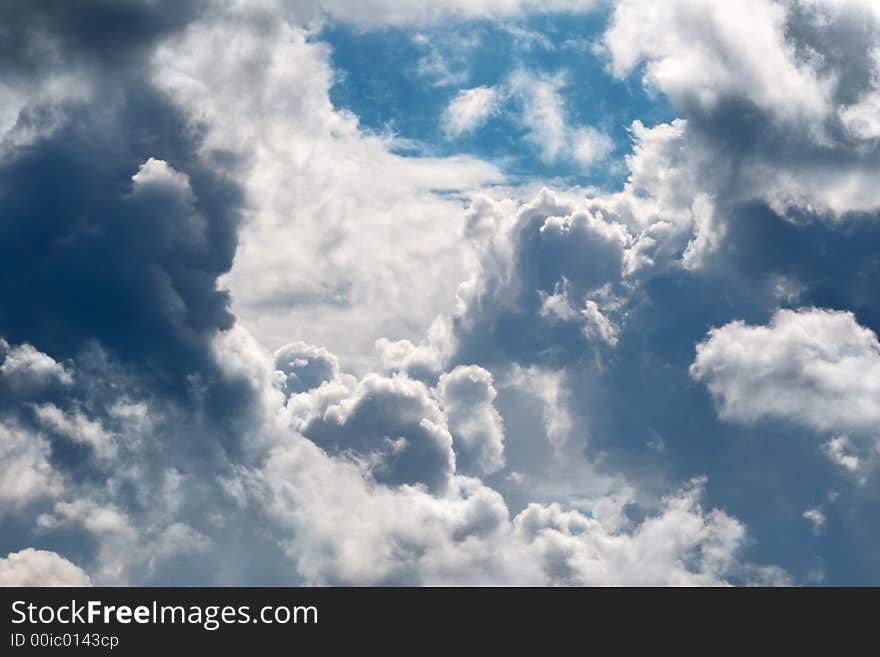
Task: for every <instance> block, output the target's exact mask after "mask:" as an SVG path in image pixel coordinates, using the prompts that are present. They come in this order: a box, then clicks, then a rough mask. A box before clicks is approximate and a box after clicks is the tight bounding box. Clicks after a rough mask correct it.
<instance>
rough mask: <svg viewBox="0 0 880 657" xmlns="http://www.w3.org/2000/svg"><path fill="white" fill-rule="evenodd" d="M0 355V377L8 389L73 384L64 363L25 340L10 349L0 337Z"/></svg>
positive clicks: (19, 390) (24, 389)
mask: <svg viewBox="0 0 880 657" xmlns="http://www.w3.org/2000/svg"><path fill="white" fill-rule="evenodd" d="M0 354H3V355H4V356H5V357H4V359H3V363H2V364H0V380H2V383H3V385H4V387H6V388H7V389H9V390H10V391H12V392H19V393H20V392H27V391H35V390H39V389H42V388H46V387H49V386H52V385H54V384H58V385H62V386H66V385H70V384H71V383H73V376H71V374H70V372H69V371H68V370H67V369H66V368H65V367H64V365H62V364H61V363H59V362H57V361H56V360H55V359H54V358H52V357H51V356H49V355H48V354H44V353H43V352H41V351H39V350H37V349H35V348H34V347H33V345H30V344H28V343H24V344H20V345H16V346H15V347H11V348H10V346H9V344H8V343H7V342H6V341H5V340H3V339H0Z"/></svg>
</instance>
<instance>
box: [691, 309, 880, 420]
mask: <svg viewBox="0 0 880 657" xmlns="http://www.w3.org/2000/svg"><path fill="white" fill-rule="evenodd" d="M690 373H691V376H692V377H693V378H694V379H695V380H697V381H701V382H703V383H705V384H706V386H707V387H708V388H709V391H710V392H711V393H712V396H713V397H714V398H715V400H716V402H717V403H718V408H719V412H720V414H721V416H722V417H723V418H725V419H728V420H734V421H739V422H754V421H756V420H760V419H763V418H777V419H784V420H789V421H792V422H796V423H798V424H801V425H804V426H807V427H810V428H813V429H815V430H817V431H845V432H853V433H858V434H861V435H872V434H874V433H875V432H876V428H877V426H880V402H878V400H880V343H878V341H877V336H876V335H875V334H874V333H873V332H872V331H871V330H869V329H866V328H864V327H863V326H860V325H859V324H858V322H856V319H855V317H854V316H853V314H852V313H850V312H840V311H831V310H824V309H818V308H804V309H801V310H780V311H778V312H777V313H776V314H774V315H773V317H772V319H771V320H770V323H769V324H768V325H766V326H749V325H747V324H745V323H744V322H740V321H737V322H732V323H730V324H726V325H725V326H722V327H721V328H716V329H712V330H711V331H709V334H708V336H707V338H706V340H705V341H704V342H702V343H700V344H699V345H697V356H696V358H695V360H694V362H693V364H692V365H691V369H690Z"/></svg>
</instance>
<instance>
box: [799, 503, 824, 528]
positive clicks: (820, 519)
mask: <svg viewBox="0 0 880 657" xmlns="http://www.w3.org/2000/svg"><path fill="white" fill-rule="evenodd" d="M802 515H803V517H804V518H805V519H806V520H808V521H809V523H810V525H812V528H813V533H814V534H819V533H821V532H822V530H823V529H825V522H826V520H827V519H826V518H825V513H824V512H823V511H822V510H821V509H817V508H810V509H807V510H806V511H804V512H803V514H802Z"/></svg>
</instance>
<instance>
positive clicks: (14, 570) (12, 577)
mask: <svg viewBox="0 0 880 657" xmlns="http://www.w3.org/2000/svg"><path fill="white" fill-rule="evenodd" d="M90 585H91V582H90V581H89V576H88V575H86V574H85V573H84V572H83V571H82V570H80V569H79V568H77V567H76V566H75V565H74V564H72V563H71V562H69V561H68V560H67V559H65V558H64V557H62V556H60V555H58V554H56V553H55V552H49V551H47V550H35V549H33V548H25V549H24V550H19V551H18V552H11V553H9V554H7V555H6V556H5V557H3V558H2V559H0V586H90Z"/></svg>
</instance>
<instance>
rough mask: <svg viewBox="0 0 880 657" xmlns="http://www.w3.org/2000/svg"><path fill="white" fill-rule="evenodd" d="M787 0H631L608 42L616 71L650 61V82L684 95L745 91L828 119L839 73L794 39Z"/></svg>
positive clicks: (697, 98)
mask: <svg viewBox="0 0 880 657" xmlns="http://www.w3.org/2000/svg"><path fill="white" fill-rule="evenodd" d="M787 4H788V3H785V2H776V1H774V0H744V1H742V2H724V0H697V1H696V2H695V1H692V0H690V1H686V0H682V1H677V0H676V1H672V2H663V3H656V2H650V1H649V0H623V1H622V2H619V3H617V5H616V7H615V10H614V17H613V19H612V22H611V26H610V28H609V30H608V32H607V33H606V35H605V43H606V45H607V47H608V50H609V52H610V54H611V62H612V67H613V70H614V72H615V73H616V74H618V75H621V74H626V73H628V72H630V71H632V70H633V69H634V68H636V67H637V66H638V65H639V64H640V63H642V62H644V63H645V64H646V66H645V73H644V76H645V82H646V83H648V84H650V85H652V86H654V87H656V88H658V89H660V90H662V91H663V92H664V93H666V94H668V95H669V96H670V97H671V98H672V99H673V100H674V101H676V102H679V103H683V104H685V103H693V104H695V105H698V106H701V107H703V108H706V109H711V108H713V107H714V106H715V104H716V103H717V102H718V101H719V100H721V99H722V98H723V97H724V96H743V97H746V98H749V99H751V100H753V101H754V102H755V103H756V104H757V105H758V106H759V107H762V108H764V109H768V110H771V111H772V112H774V113H775V114H778V115H780V116H783V117H786V118H791V119H792V120H799V119H807V120H816V119H820V118H822V117H823V116H824V114H825V113H826V112H827V111H828V105H829V96H830V87H831V83H832V80H831V79H829V78H827V77H825V76H822V75H821V74H820V73H818V72H817V70H816V69H815V68H814V67H813V66H811V62H809V61H805V60H804V58H803V57H798V54H797V53H796V51H795V48H794V46H793V44H791V43H789V42H788V41H787V40H786V19H787Z"/></svg>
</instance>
